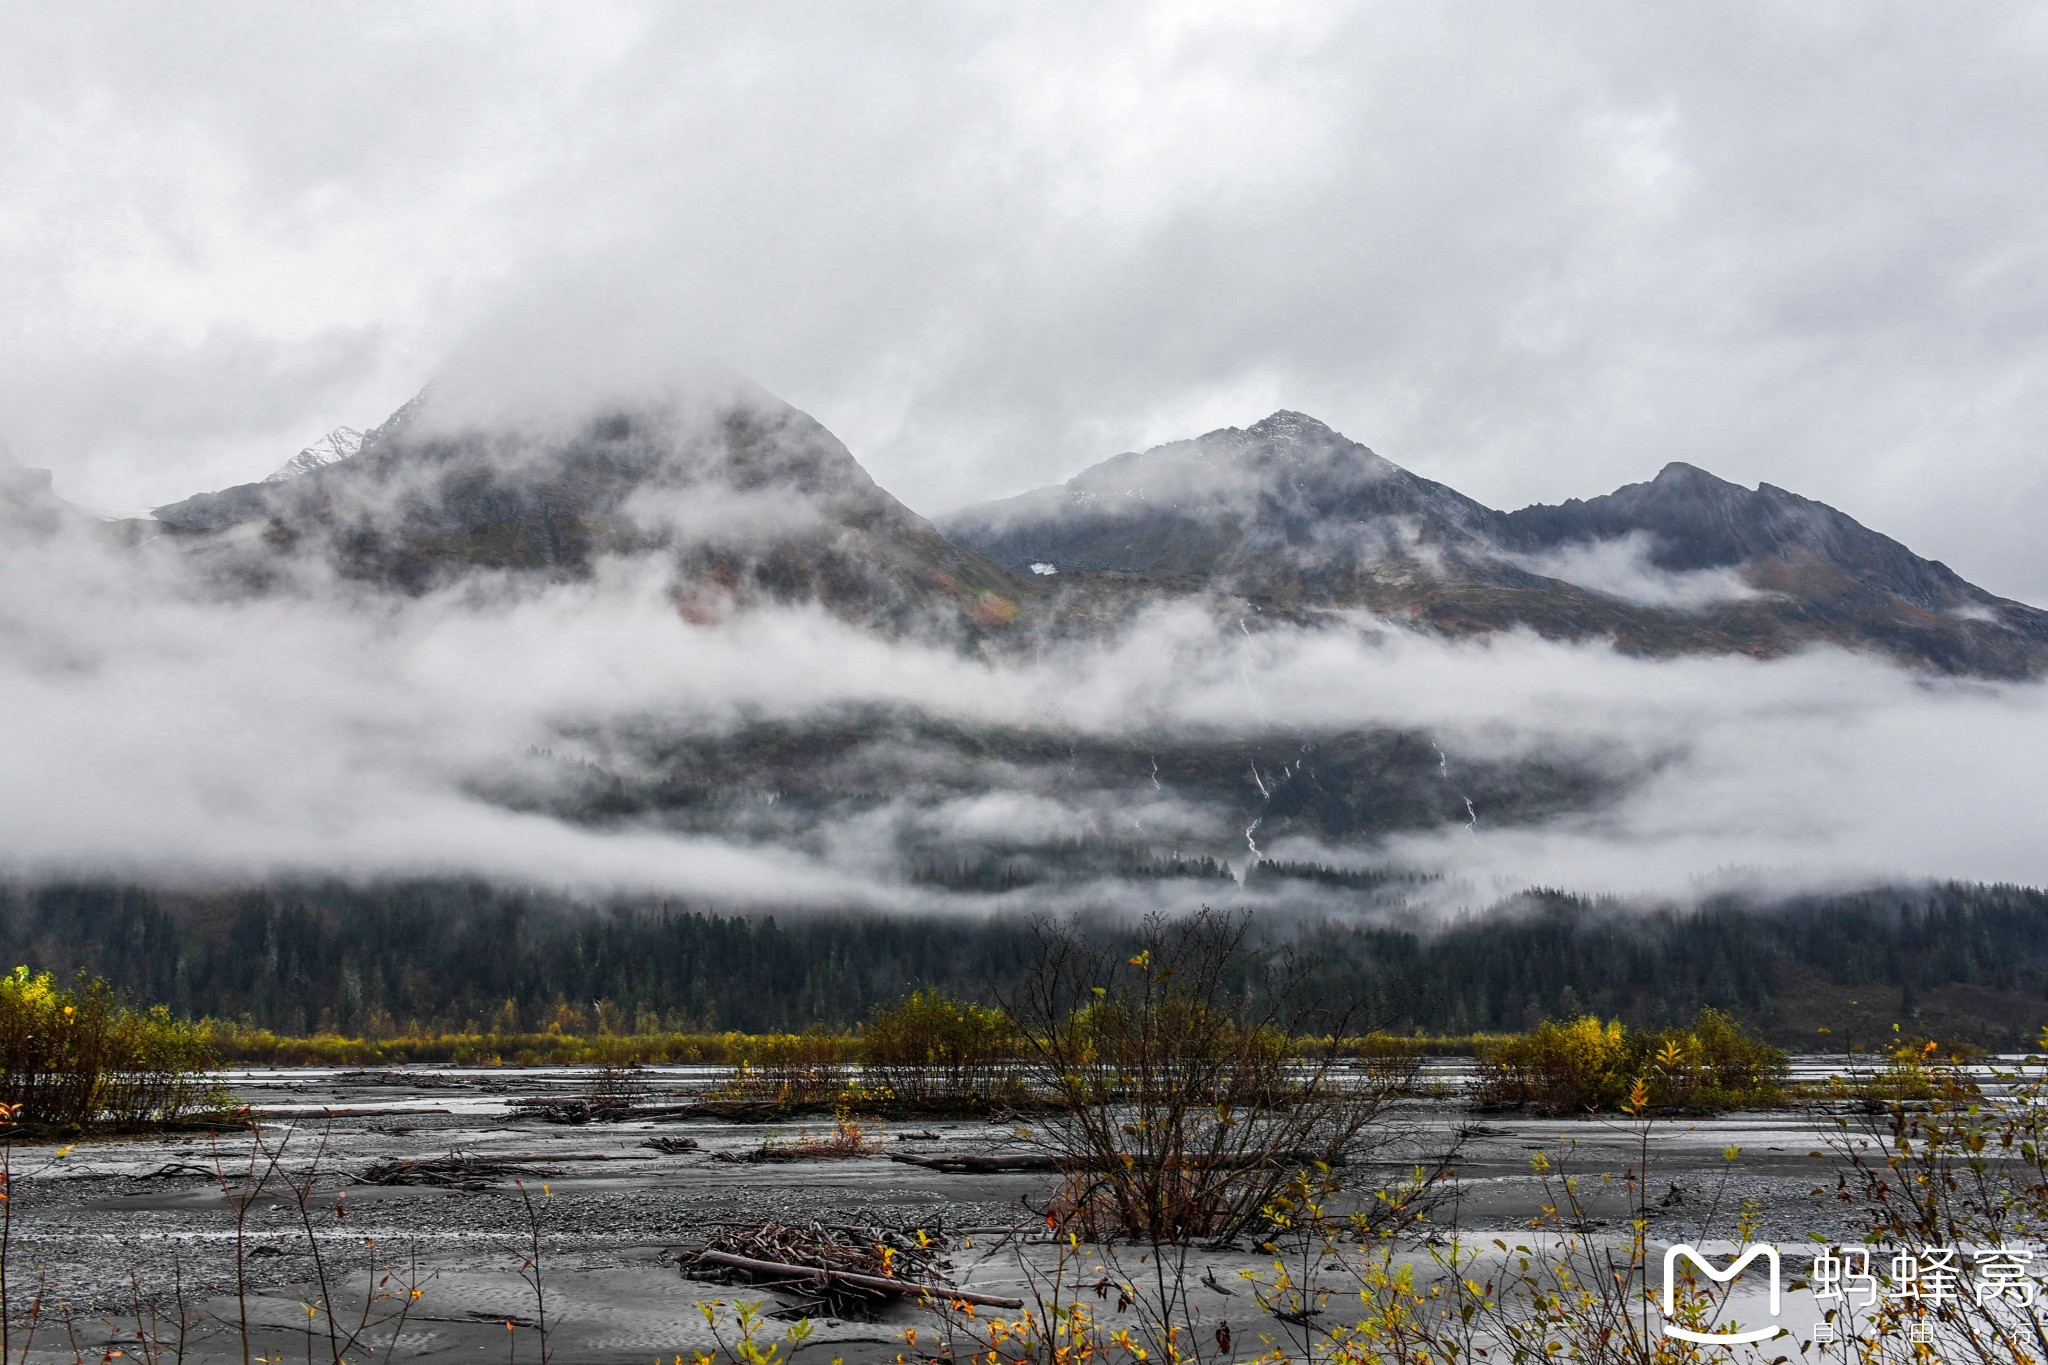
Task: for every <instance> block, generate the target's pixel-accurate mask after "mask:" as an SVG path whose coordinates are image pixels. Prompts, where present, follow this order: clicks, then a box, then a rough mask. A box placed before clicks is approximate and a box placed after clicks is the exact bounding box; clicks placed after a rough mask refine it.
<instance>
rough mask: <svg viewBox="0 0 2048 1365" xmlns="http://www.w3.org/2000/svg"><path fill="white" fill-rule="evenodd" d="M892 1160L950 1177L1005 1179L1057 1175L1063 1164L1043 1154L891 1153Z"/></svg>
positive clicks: (1055, 1158)
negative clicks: (1014, 1175)
mask: <svg viewBox="0 0 2048 1365" xmlns="http://www.w3.org/2000/svg"><path fill="white" fill-rule="evenodd" d="M889 1160H891V1161H900V1162H902V1163H903V1164H904V1165H906V1166H923V1167H925V1168H926V1169H928V1170H933V1171H943V1172H945V1173H946V1174H947V1175H1003V1174H1008V1173H1013V1172H1019V1171H1057V1170H1060V1169H1062V1168H1063V1166H1064V1163H1063V1162H1061V1160H1060V1159H1059V1158H1058V1157H1056V1156H1048V1155H1046V1154H1045V1153H1043V1152H1018V1153H1016V1154H1014V1155H1007V1156H986V1155H981V1154H978V1153H971V1152H963V1153H956V1154H952V1155H946V1156H929V1155H926V1154H925V1153H923V1152H891V1153H889Z"/></svg>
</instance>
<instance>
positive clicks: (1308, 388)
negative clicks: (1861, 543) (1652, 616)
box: [0, 0, 2048, 601]
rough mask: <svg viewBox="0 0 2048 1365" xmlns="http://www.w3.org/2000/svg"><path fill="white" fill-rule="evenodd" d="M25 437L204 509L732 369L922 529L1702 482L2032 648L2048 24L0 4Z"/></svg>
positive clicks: (1090, 9)
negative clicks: (1115, 459)
mask: <svg viewBox="0 0 2048 1365" xmlns="http://www.w3.org/2000/svg"><path fill="white" fill-rule="evenodd" d="M0 36H4V38H5V41H4V42H0V129H4V130H5V131H4V132H0V181H4V183H5V184H6V185H7V186H8V193H7V195H6V196H5V197H4V201H0V291H4V294H5V296H6V297H7V298H8V300H9V308H8V310H7V316H6V317H5V318H4V319H0V428H4V430H5V434H6V435H7V436H8V437H9V438H10V439H11V440H12V442H13V444H14V447H15V449H16V452H17V454H18V456H19V458H21V459H22V460H23V461H24V462H25V463H28V464H32V465H38V466H50V467H54V468H55V469H57V471H58V484H59V488H60V490H61V491H63V492H65V493H66V494H67V495H69V496H71V497H73V498H74V499H76V500H79V501H82V502H86V503H90V504H94V505H106V506H129V507H132V506H143V505H152V504H157V503H162V502H168V501H171V500H173V499H175V498H178V497H182V496H184V495H186V494H188V493H190V492H192V491H194V490H196V489H199V488H205V487H218V486H222V485H226V484H231V483H235V482H240V481H245V480H249V479H254V478H258V477H260V476H261V475H263V474H264V473H266V472H268V471H269V470H270V469H272V468H274V467H275V466H276V464H277V463H278V462H279V461H280V460H281V459H283V458H284V457H285V456H286V455H288V454H289V452H291V451H294V450H297V449H299V448H301V447H302V446H304V445H305V444H306V443H307V442H308V441H310V440H313V439H314V438H316V437H317V436H318V435H319V434H320V433H321V432H325V431H329V430H332V429H333V428H335V427H336V426H338V425H341V424H349V425H353V426H357V427H361V426H365V425H367V424H368V423H371V422H374V421H375V420H377V418H378V416H379V415H380V414H381V413H383V412H386V411H389V410H390V409H391V408H392V407H393V406H394V405H395V404H396V403H397V402H398V401H399V400H401V399H402V398H404V397H405V396H406V395H407V394H408V393H410V392H411V390H412V388H413V387H414V386H415V385H416V384H417V381H418V377H419V376H420V375H421V374H425V373H432V372H435V371H437V370H440V369H442V368H444V362H445V361H446V360H448V358H449V357H450V356H451V355H452V354H453V353H455V352H456V351H459V350H461V349H463V348H465V347H469V346H473V345H475V344H477V343H478V342H479V341H480V340H481V341H488V340H490V339H492V338H496V337H503V336H507V335H511V336H519V335H527V334H531V333H533V332H534V331H536V330H538V331H544V332H548V333H551V334H553V335H555V336H557V337H559V338H562V339H565V340H566V341H568V342H570V343H571V345H570V346H569V347H568V349H571V350H574V351H577V352H579V353H580V354H582V355H583V356H585V358H586V360H587V363H588V364H589V365H590V366H591V367H592V368H593V369H594V370H603V371H622V370H630V369H632V368H634V367H637V366H645V365H648V364H650V363H657V362H658V363H667V362H670V361H672V360H673V359H674V357H675V356H676V355H677V354H678V353H681V352H689V353H709V354H715V355H719V356H722V357H725V358H726V359H728V360H730V361H731V362H733V363H734V364H736V365H738V366H739V367H741V368H743V369H745V370H746V371H748V372H749V373H751V374H754V375H756V376H758V377H759V378H760V379H761V380H762V381H763V382H765V383H767V384H768V385H769V386H770V387H771V388H774V389H775V390H777V391H778V392H782V393H785V394H787V395H788V396H790V397H791V398H792V399H793V400H794V401H796V402H797V403H798V404H799V405H801V406H803V407H804V408H806V409H807V410H809V411H812V412H815V413H816V414H817V415H818V416H819V417H820V418H821V419H823V420H824V421H825V423H826V424H827V425H828V426H830V427H832V428H833V429H834V430H836V431H838V432H840V433H841V434H842V435H844V436H845V437H846V438H847V439H848V441H849V443H850V445H851V446H852V447H853V449H854V450H855V452H856V453H857V454H859V455H860V456H861V457H862V458H863V459H864V460H866V461H867V462H868V464H869V467H870V468H871V469H872V470H873V471H874V472H875V474H876V475H877V477H878V479H879V480H880V482H881V483H882V484H883V485H884V486H885V487H888V488H891V489H892V490H895V491H897V492H899V493H900V494H902V495H904V496H905V497H906V500H907V501H909V502H910V503H911V504H912V506H913V507H914V508H915V509H916V510H917V511H919V512H921V513H924V514H927V515H930V514H935V513H938V512H941V511H943V510H946V508H948V507H949V506H952V505H958V504H961V503H965V502H968V501H971V500H976V499H983V498H988V497H992V496H996V495H1000V494H1006V493H1010V492H1014V491H1017V490H1019V489H1022V488H1026V487H1032V486H1038V485H1042V484H1046V483H1050V482H1054V481H1056V480H1058V479H1061V478H1064V477H1066V476H1068V475H1070V474H1071V473H1073V472H1074V471H1075V470H1076V469H1078V468H1079V467H1081V466H1082V465H1083V464H1085V463H1087V462H1088V461H1090V460H1092V459H1094V458H1096V457H1097V456H1099V455H1100V454H1101V453H1102V452H1105V451H1111V450H1117V449H1136V448H1141V447H1143V446H1146V445H1149V444H1152V443H1154V442H1157V441H1160V440H1164V439H1168V438H1170V437H1175V436H1182V435H1185V434H1187V433H1189V432H1195V431H1201V430H1205V429H1208V428H1212V427H1217V426H1221V425H1224V424H1225V423H1228V422H1234V421H1241V420H1243V418H1244V415H1245V414H1246V413H1255V412H1265V411H1270V410H1272V409H1274V408H1279V407H1290V408H1296V409H1301V410H1305V411H1310V412H1315V413H1317V414H1319V415H1320V416H1322V417H1324V418H1325V419H1326V420H1329V421H1331V422H1333V423H1334V424H1335V425H1337V426H1339V427H1341V428H1343V429H1345V430H1347V431H1350V432H1352V433H1354V434H1356V435H1357V436H1359V437H1361V438H1362V439H1365V440H1367V441H1368V442H1370V443H1371V444H1372V445H1373V446H1374V447H1375V448H1376V449H1379V450H1381V451H1383V452H1384V453H1386V454H1388V455H1389V456H1390V457H1392V458H1394V459H1397V460H1398V461H1400V462H1401V463H1403V464H1404V465H1406V466H1408V467H1409V468H1412V469H1415V470H1417V471H1419V472H1421V473H1424V474H1427V475H1429V476H1430V477H1433V478H1436V479H1439V480H1441V481H1443V482H1446V483H1450V484H1452V485H1454V486H1456V487H1459V488H1461V489H1464V490H1466V491H1468V492H1469V493H1471V494H1472V495H1474V496H1476V497H1479V498H1481V499H1482V500H1484V501H1485V502H1487V503H1488V504H1489V505H1492V506H1508V507H1512V506H1515V505H1518V504H1520V503H1523V502H1530V501H1537V500H1544V501H1556V500H1558V499H1560V498H1562V497H1564V496H1566V495H1569V494H1571V493H1574V492H1578V491H1580V490H1583V489H1586V488H1611V487H1614V486H1616V485H1618V484H1621V483H1623V482H1626V481H1630V480H1638V479H1642V478H1646V477H1648V476H1649V474H1650V473H1651V472H1653V471H1654V470H1655V469H1657V468H1659V467H1661V466H1662V465H1664V464H1665V463H1666V462H1667V461H1670V460H1673V459H1680V460H1687V461H1690V462H1692V463H1696V464H1699V465H1702V466H1704V467H1707V468H1711V469H1713V470H1715V471H1716V472H1717V473H1720V474H1722V475H1723V476H1724V477H1728V478H1731V479H1735V480H1737V481H1739V482H1741V483H1743V484H1745V485H1753V484H1754V483H1756V482H1757V481H1758V480H1761V479H1770V480H1774V481H1776V482H1778V483H1781V484H1783V485H1786V486H1789V487H1795V488H1798V489H1800V490H1801V491H1803V492H1805V493H1807V494H1808V495H1810V496H1813V497H1816V498H1820V499H1822V500H1825V501H1827V502H1829V503H1831V504H1833V505H1835V506H1838V507H1841V508H1843V509H1844V510H1845V511H1847V512H1849V513H1851V514H1852V515H1855V516H1857V517H1858V518H1859V519H1861V520H1863V521H1864V522H1866V523H1868V524H1872V525H1880V526H1883V527H1885V528H1886V529H1887V530H1888V531H1890V532H1891V533H1892V534H1894V535H1897V536H1899V537H1901V538H1902V539H1904V540H1906V541H1907V542H1908V543H1910V544H1912V545H1914V546H1915V547H1917V548H1918V549H1920V550H1921V551H1922V552H1923V553H1925V554H1928V555H1931V556H1933V557H1936V558H1940V559H1943V560H1946V561H1948V562H1949V563H1951V564H1952V565H1953V566H1954V567H1956V568H1957V569H1958V570H1959V571H1961V572H1962V573H1963V574H1964V575H1965V576H1966V577H1969V578H1971V579H1972V580H1973V581H1976V582H1979V583H1982V584H1984V585H1985V586H1986V587H1988V588H1990V589H1991V590H1993V591H1995V592H1998V593H2001V594H2005V595H2009V596H2015V597H2020V598H2026V599H2030V600H2035V601H2040V600H2048V558H2044V557H2043V553H2044V552H2043V550H2042V548H2041V546H2040V544H2039V541H2038V537H2036V536H2035V535H2034V533H2033V530H2032V527H2031V524H2030V522H2029V520H2028V519H2027V518H2026V517H2024V516H2021V515H2018V514H2017V512H2016V511H2015V510H2014V509H2021V508H2027V507H2033V506H2039V505H2040V504H2041V502H2042V499H2043V497H2044V495H2048V482H2044V481H2048V466H2044V465H2043V464H2042V462H2041V461H2040V460H2039V458H2038V450H2037V446H2038V440H2039V437H2038V434H2039V432H2040V431H2041V430H2042V429H2043V426H2044V422H2043V418H2044V416H2048V322H2044V319H2048V308H2043V307H2042V306H2041V303H2042V300H2041V294H2042V289H2043V283H2042V281H2043V279H2044V278H2048V274H2044V271H2043V261H2042V251H2043V247H2042V244H2041V237H2040V233H2039V231H2038V224H2039V223H2040V222H2041V221H2042V220H2043V218H2044V217H2048V202H2044V200H2048V176H2044V175H2043V174H2042V172H2041V171H2040V170H2039V169H2038V162H2039V158H2038V156H2036V155H2035V154H2034V133H2033V130H2034V129H2036V128H2038V127H2039V126H2040V125H2041V124H2042V122H2043V119H2044V117H2048V108H2044V103H2048V79H2044V75H2048V70H2044V68H2048V21H2044V20H2043V18H2042V16H2041V15H2040V14H2039V13H2038V12H2035V11H2031V10H2024V9H2008V10H1989V9H1985V10H1977V11H1973V12H1971V13H1970V14H1968V15H1967V16H1966V17H1964V18H1961V19H1959V18H1958V17H1957V16H1956V15H1954V14H1952V13H1950V12H1947V11H1938V10H1931V9H1928V8H1926V7H1919V6H1909V5H1903V4H1874V5H1848V4H1832V3H1822V4H1812V5H1802V6H1797V7H1786V6H1749V7H1741V6H1738V7H1733V8H1728V7H1722V8H1717V9H1712V10H1693V9H1684V8H1673V7H1657V6H1651V7H1646V6H1641V5H1632V4H1621V3H1612V2H1605V3H1599V2H1594V3H1582V4H1574V5H1568V6H1562V7H1560V6H1548V7H1545V8H1544V9H1542V10H1541V11H1529V12H1526V13H1523V12H1511V11H1502V10H1499V9H1479V8H1464V9H1461V8H1456V7H1453V8H1449V9H1446V8H1442V7H1436V8H1407V7H1394V6H1382V7H1367V8H1360V7H1357V6H1351V5H1338V4H1330V5H1320V4H1307V5H1301V4H1297V5H1289V6H1286V7H1283V8H1280V9H1260V8H1257V7H1245V6H1241V5H1203V4H1193V5H1190V4H1187V3H1181V2H1180V0H1174V2H1173V3H1158V4H1133V5H1125V6H1113V7H1101V6H1063V5H1050V6H1035V7H1032V8H1030V9H1029V10H1028V11H1024V10H1020V11H1010V12H1003V11H996V10H986V9H977V8H973V7H960V6H949V5H931V6H924V7H918V8H912V9H904V8H902V7H884V6H837V7H833V8H832V9H830V10H829V11H819V10H816V9H805V10H801V11H799V10H795V9H791V8H787V7H778V6H773V5H763V6H739V7H733V6H692V7H683V8H678V7H674V6H661V5H644V6H643V5H634V4H624V3H622V4H616V5H600V6H589V5H585V6H577V7H574V8H542V9H533V10H527V11H521V12H519V13H517V14H516V15H507V14H503V13H499V12H495V11H493V12H486V11H483V10H478V9H471V8H464V7H443V8H435V9H422V8H421V7H418V6H408V5H396V4H365V5H355V6H350V7H347V8H346V9H332V10H323V9H319V8H308V7H293V8H290V9H282V8H276V7H264V6H255V5H233V4H230V5H215V6H209V7H207V8H206V9H205V10H203V11H197V12H194V11H187V10H175V11H174V10H150V9H147V8H142V9H136V8H132V7H113V8H92V7H69V8H65V9H52V8H51V7H48V6H32V5H27V4H15V5H10V6H6V7H4V8H0Z"/></svg>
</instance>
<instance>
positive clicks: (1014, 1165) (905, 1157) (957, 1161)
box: [889, 1152, 1336, 1175]
mask: <svg viewBox="0 0 2048 1365" xmlns="http://www.w3.org/2000/svg"><path fill="white" fill-rule="evenodd" d="M1324 1159H1325V1158H1324V1157H1322V1156H1321V1155H1319V1154H1318V1153H1315V1152H1247V1153H1240V1154H1237V1155H1231V1156H1221V1157H1210V1156H1192V1157H1188V1158H1187V1159H1186V1161H1185V1163H1184V1164H1185V1165H1186V1166H1187V1167H1189V1168H1190V1169H1194V1170H1204V1171H1242V1170H1250V1169H1252V1168H1254V1167H1258V1166H1287V1165H1304V1166H1306V1165H1313V1164H1314V1163H1315V1162H1317V1161H1321V1160H1324ZM889 1160H891V1161H900V1162H902V1163H903V1164H904V1165H906V1166H923V1167H925V1168H926V1169H927V1170H933V1171H940V1172H943V1173H945V1174H947V1175H1009V1174H1016V1173H1020V1172H1027V1171H1078V1170H1100V1169H1102V1168H1103V1163H1100V1162H1095V1161H1089V1160H1087V1159H1085V1158H1082V1157H1078V1156H1073V1157H1069V1156H1054V1155H1052V1154H1051V1153H1049V1152H1016V1153H1009V1154H995V1155H991V1154H984V1153H976V1152H955V1153H947V1154H943V1155H930V1154H927V1153H924V1152H891V1153H889ZM1139 1164H1142V1163H1139ZM1332 1164H1336V1163H1332Z"/></svg>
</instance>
